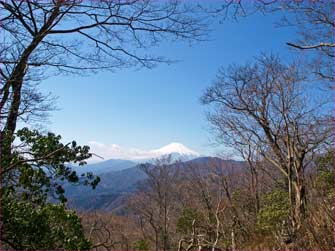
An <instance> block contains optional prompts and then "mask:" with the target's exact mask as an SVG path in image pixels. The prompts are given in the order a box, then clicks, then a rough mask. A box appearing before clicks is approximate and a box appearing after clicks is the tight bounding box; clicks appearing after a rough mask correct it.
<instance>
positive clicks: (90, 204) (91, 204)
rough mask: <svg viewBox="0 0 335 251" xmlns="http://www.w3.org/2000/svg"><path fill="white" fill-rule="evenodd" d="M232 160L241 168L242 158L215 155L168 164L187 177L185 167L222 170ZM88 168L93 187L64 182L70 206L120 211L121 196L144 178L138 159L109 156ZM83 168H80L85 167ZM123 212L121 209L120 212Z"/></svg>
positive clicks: (239, 170)
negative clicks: (94, 181)
mask: <svg viewBox="0 0 335 251" xmlns="http://www.w3.org/2000/svg"><path fill="white" fill-rule="evenodd" d="M169 146H170V145H169ZM172 146H173V147H171V148H169V147H167V148H165V149H163V150H164V151H161V152H160V153H162V155H166V154H175V153H176V154H178V156H188V157H191V156H195V154H194V153H193V152H192V154H191V152H188V154H185V152H186V151H185V149H183V148H182V147H180V149H179V151H178V152H172V153H171V152H170V149H172V150H173V151H175V150H176V148H175V146H176V145H172ZM231 164H233V166H234V172H241V171H243V170H244V166H245V164H244V162H240V161H233V160H223V159H220V158H216V157H199V158H195V159H191V160H186V161H183V162H180V163H179V164H178V165H176V164H171V165H170V167H169V168H180V171H181V174H182V175H185V177H187V176H188V175H189V169H187V168H186V167H190V166H191V167H192V166H197V167H201V173H203V174H204V175H205V174H208V173H209V172H212V171H213V169H211V168H209V167H211V166H216V167H222V168H220V170H223V171H224V172H228V171H231V170H230V168H229V167H231V166H232V165H231ZM86 168H88V170H92V171H93V169H94V170H95V171H94V172H95V173H97V174H98V175H99V176H100V178H101V182H100V183H99V185H98V186H97V188H96V189H95V190H92V189H91V188H90V187H85V186H72V185H66V186H65V191H66V195H67V197H68V199H69V206H70V207H72V208H76V209H80V210H87V211H90V210H116V212H119V213H120V210H121V211H122V210H123V208H124V200H125V198H126V197H127V196H129V195H130V194H132V193H133V192H135V191H136V190H137V187H138V184H139V182H141V181H143V180H145V179H146V177H147V176H146V174H145V173H144V172H143V171H142V170H141V169H140V167H139V163H136V162H132V161H129V160H108V161H103V162H101V163H97V164H92V165H88V166H87V167H86ZM86 168H83V169H86ZM121 213H122V212H121Z"/></svg>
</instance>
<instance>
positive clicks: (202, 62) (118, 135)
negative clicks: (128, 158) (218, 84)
mask: <svg viewBox="0 0 335 251" xmlns="http://www.w3.org/2000/svg"><path fill="white" fill-rule="evenodd" d="M276 20H278V16H275V15H272V16H270V15H268V16H263V15H255V16H251V17H248V18H243V19H240V20H239V22H234V21H224V22H223V23H222V24H220V23H219V20H216V23H213V25H212V26H211V29H212V32H211V33H210V39H211V40H210V41H207V42H201V43H195V44H193V45H192V46H189V44H187V43H178V44H177V43H176V44H167V43H166V44H162V45H161V46H160V47H159V48H155V49H154V52H155V54H157V55H162V56H166V57H168V58H170V59H176V60H180V62H178V63H175V64H172V65H165V64H161V65H159V66H157V67H156V68H154V69H151V70H148V69H142V70H134V69H125V70H119V71H116V72H114V73H111V72H100V73H98V74H95V75H90V76H88V77H78V76H57V77H51V78H49V79H47V80H45V81H44V82H43V83H42V84H41V88H42V90H43V91H44V92H52V93H53V94H54V95H56V96H58V97H59V98H58V102H57V106H58V108H60V110H59V111H54V112H52V114H51V117H50V123H49V124H47V125H46V127H47V129H48V130H50V131H53V132H55V133H57V134H61V135H62V136H63V138H64V141H70V140H73V139H75V140H77V142H79V143H80V144H88V142H90V141H96V142H101V143H104V144H107V145H111V144H117V145H120V146H122V147H126V148H137V149H144V150H148V149H154V148H159V147H161V146H164V145H166V144H169V143H171V142H181V143H183V144H184V145H186V146H188V147H189V148H191V149H193V150H195V151H197V152H199V153H202V154H216V153H217V152H219V151H220V148H215V147H213V146H212V145H211V144H210V143H211V135H210V134H209V133H208V124H207V121H206V117H205V107H203V106H202V105H201V104H200V102H199V98H200V96H201V94H202V92H203V91H204V89H205V88H206V87H208V86H209V85H210V84H211V81H212V80H213V79H214V78H215V75H216V72H217V70H218V68H219V67H221V66H223V67H225V66H228V65H229V64H230V63H245V62H246V61H248V60H251V59H252V57H254V56H257V55H258V54H259V53H260V52H274V53H279V54H280V55H281V56H282V57H283V58H284V59H286V60H289V57H290V54H289V50H288V48H287V46H286V45H285V42H287V41H292V40H294V36H295V33H294V30H292V28H276V27H275V25H274V22H275V21H276ZM98 154H99V153H98Z"/></svg>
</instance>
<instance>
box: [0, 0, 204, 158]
mask: <svg viewBox="0 0 335 251" xmlns="http://www.w3.org/2000/svg"><path fill="white" fill-rule="evenodd" d="M0 10H1V13H2V18H1V20H0V27H1V30H2V33H3V34H2V37H3V39H2V41H1V51H0V53H1V59H0V74H1V86H0V96H1V106H0V114H1V123H2V125H1V131H2V135H1V136H2V137H1V138H3V137H4V132H6V134H7V136H8V137H9V138H11V136H12V135H13V133H14V132H15V129H16V123H17V119H18V117H19V115H20V107H22V106H24V104H22V99H23V90H24V88H25V85H26V83H27V82H29V81H34V80H38V81H39V80H41V79H43V78H44V77H46V76H48V75H51V74H57V73H60V72H63V73H64V72H65V73H79V74H82V73H83V71H86V72H87V71H99V70H116V69H118V68H125V67H134V66H137V67H148V68H151V67H153V66H155V65H156V64H157V63H160V62H170V61H169V60H167V59H165V58H163V57H161V56H153V55H150V54H148V53H147V49H148V48H149V47H152V46H155V45H158V44H159V43H160V42H161V41H163V40H166V39H167V38H171V40H188V41H194V40H200V39H202V38H203V35H204V34H205V22H204V19H203V18H202V17H201V16H199V15H197V13H196V12H197V11H195V10H194V9H193V8H191V7H190V6H189V5H186V4H181V3H180V2H179V1H167V2H156V1H151V0H145V1H139V0H127V1H118V0H106V1H93V0H92V1H81V0H54V1H42V2H41V1H38V0H31V1H24V0H22V1H14V0H13V1H0ZM3 141H4V140H1V142H3ZM1 148H2V152H3V153H6V154H8V153H9V152H10V148H9V147H6V146H5V145H4V144H3V143H2V144H1Z"/></svg>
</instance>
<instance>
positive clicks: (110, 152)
mask: <svg viewBox="0 0 335 251" xmlns="http://www.w3.org/2000/svg"><path fill="white" fill-rule="evenodd" d="M89 145H90V148H91V152H93V153H95V154H97V155H99V156H102V157H103V158H104V159H105V160H108V159H121V160H130V161H135V162H137V163H141V162H145V161H149V160H152V159H157V158H162V157H166V156H171V157H172V159H173V160H182V161H185V160H191V159H194V158H197V157H199V156H200V154H199V153H197V152H196V151H194V150H191V149H190V148H188V147H186V146H184V145H183V144H181V143H175V142H174V143H170V144H168V145H166V146H163V147H161V148H158V149H152V150H142V149H137V148H125V147H122V146H119V145H116V144H112V145H106V144H103V143H100V142H96V141H91V142H89ZM98 161H99V159H95V162H98ZM92 162H94V160H92V161H91V163H92ZM99 162H101V160H100V161H99Z"/></svg>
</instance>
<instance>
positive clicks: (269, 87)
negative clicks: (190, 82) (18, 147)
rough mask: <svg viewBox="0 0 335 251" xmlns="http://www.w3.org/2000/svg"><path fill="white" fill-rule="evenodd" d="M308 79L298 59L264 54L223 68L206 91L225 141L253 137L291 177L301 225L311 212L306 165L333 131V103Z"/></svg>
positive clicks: (213, 118) (263, 153)
mask: <svg viewBox="0 0 335 251" xmlns="http://www.w3.org/2000/svg"><path fill="white" fill-rule="evenodd" d="M305 79H306V76H304V75H302V74H301V72H299V71H298V69H297V67H296V66H295V65H288V66H286V65H283V64H282V63H281V62H280V60H279V59H278V58H277V57H276V56H273V55H270V56H267V55H262V56H261V57H259V58H257V59H256V61H255V63H253V64H246V65H244V66H236V65H233V66H230V67H229V68H228V69H227V70H224V69H221V70H220V72H219V74H218V77H217V79H216V81H215V83H214V84H213V86H212V87H210V88H208V89H207V91H206V92H205V93H204V95H203V97H202V101H203V103H204V104H208V105H209V104H212V105H213V110H212V112H210V113H209V115H208V119H209V121H210V123H211V124H212V126H213V129H214V132H215V133H216V135H217V138H218V140H219V141H220V142H221V143H227V144H228V145H231V144H232V143H233V142H236V141H237V140H238V141H240V142H246V139H248V144H249V145H250V147H251V148H253V149H257V150H258V153H259V154H260V155H261V156H262V157H263V158H264V159H265V160H266V161H268V162H269V163H271V165H273V166H275V167H276V168H278V170H280V171H281V173H282V174H283V175H284V176H285V177H286V178H287V182H288V194H289V198H290V203H291V210H292V212H291V223H292V226H293V227H294V228H295V229H299V228H300V226H301V223H302V220H303V219H304V215H305V199H306V197H305V181H304V172H305V169H306V167H307V166H308V164H309V163H310V161H311V160H312V155H313V153H314V152H315V151H317V150H320V148H322V145H324V144H326V143H329V140H330V137H331V135H332V127H331V116H330V113H329V112H327V111H329V109H327V108H326V107H325V106H323V104H322V100H321V99H320V98H313V97H311V96H309V95H311V93H310V92H309V91H310V90H309V89H308V88H306V86H304V85H303V84H305V82H304V81H305ZM313 94H314V95H315V96H317V92H314V93H313ZM250 136H252V137H250Z"/></svg>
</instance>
